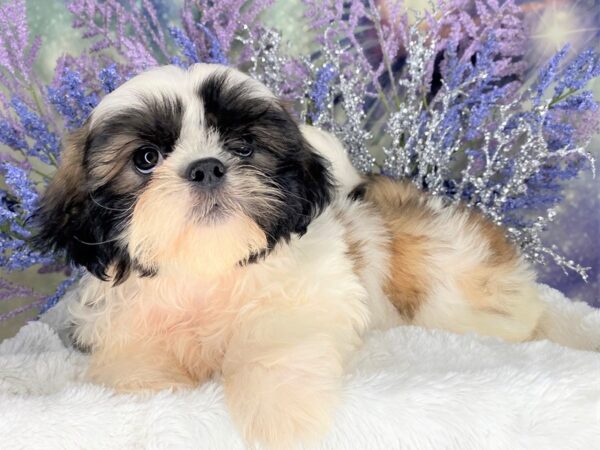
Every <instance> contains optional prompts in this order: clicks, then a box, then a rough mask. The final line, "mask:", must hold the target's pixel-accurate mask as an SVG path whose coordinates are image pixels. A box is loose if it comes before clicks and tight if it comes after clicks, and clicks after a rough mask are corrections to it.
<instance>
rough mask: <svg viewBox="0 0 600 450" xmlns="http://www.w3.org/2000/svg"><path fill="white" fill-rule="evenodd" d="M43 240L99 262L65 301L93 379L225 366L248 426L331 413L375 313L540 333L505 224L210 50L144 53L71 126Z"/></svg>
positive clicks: (271, 432) (463, 327)
mask: <svg viewBox="0 0 600 450" xmlns="http://www.w3.org/2000/svg"><path fill="white" fill-rule="evenodd" d="M37 220H38V223H39V227H40V232H39V236H38V237H37V241H38V243H41V245H44V246H45V247H46V248H47V249H55V250H63V251H65V252H66V254H67V256H68V258H69V259H70V260H72V261H73V262H75V263H77V264H79V265H82V266H84V267H85V268H87V271H88V274H87V275H85V276H84V277H83V279H82V280H81V282H80V284H79V287H78V288H77V291H76V293H77V297H78V300H77V302H73V304H71V305H70V306H69V308H70V314H71V320H72V322H73V324H74V338H75V340H76V341H77V343H78V344H79V345H81V346H85V347H87V348H89V349H90V351H91V364H90V367H89V371H88V377H89V379H90V380H92V381H94V382H98V383H103V384H106V385H109V386H112V387H114V388H116V389H117V390H121V391H136V390H145V389H163V388H169V387H186V386H196V385H198V384H199V383H202V382H203V381H204V380H206V379H207V378H209V377H211V376H218V377H222V380H223V383H224V390H225V397H226V401H227V404H228V406H229V408H230V410H231V414H232V417H233V419H234V422H235V423H236V424H237V425H238V427H239V430H240V432H241V434H242V435H243V436H244V438H245V439H246V441H247V442H260V443H263V444H265V445H267V446H269V447H276V448H280V447H284V446H288V445H293V444H294V443H296V442H304V441H307V440H310V439H311V438H314V437H318V436H320V435H321V434H322V433H323V432H325V431H326V430H327V428H328V426H329V424H330V419H331V418H332V411H333V410H334V408H335V406H336V403H337V402H338V400H339V394H340V381H341V378H342V375H343V372H344V366H345V363H346V362H347V361H348V360H349V358H350V356H351V355H352V354H353V352H354V351H355V350H356V349H357V347H359V346H360V345H361V341H362V339H363V337H364V336H365V333H366V332H367V331H369V330H372V329H386V328H389V327H393V326H396V325H399V324H407V323H410V324H417V325H423V326H427V327H434V328H444V329H447V330H451V331H455V332H467V331H475V332H478V333H481V334H484V335H494V336H499V337H502V338H504V339H507V340H509V341H522V340H527V339H529V338H531V337H532V334H533V333H534V330H535V328H536V324H537V322H538V318H539V316H540V314H541V309H542V308H541V302H540V301H539V300H538V296H537V292H536V285H535V277H534V274H533V272H532V270H531V268H530V267H529V265H528V264H527V263H526V262H525V261H524V260H523V258H522V257H521V255H520V254H519V253H518V251H517V250H516V249H515V248H514V247H513V246H512V245H511V244H509V243H508V241H507V240H506V238H505V237H504V233H503V231H502V230H501V229H500V228H498V227H496V226H495V225H493V224H492V223H490V222H488V221H487V220H486V219H484V218H483V217H482V216H481V215H479V214H478V213H476V212H474V211H473V210H471V209H468V208H465V207H461V206H451V205H447V204H445V203H444V201H443V200H441V199H439V198H433V197H430V196H428V195H426V194H425V193H422V192H420V191H419V190H417V189H416V188H415V187H413V185H412V184H410V183H402V182H394V181H391V180H389V179H386V178H383V177H370V178H365V179H363V178H361V177H360V176H359V175H358V174H357V173H356V172H355V170H354V169H353V168H352V166H351V165H350V163H349V161H348V159H347V158H346V156H345V151H344V149H343V148H342V147H341V145H340V143H339V142H338V141H337V140H336V139H335V138H334V137H332V136H331V135H329V134H327V133H325V132H322V131H319V130H317V129H314V128H311V127H302V126H299V125H298V123H297V122H296V121H295V120H294V119H293V118H292V116H290V114H289V113H288V112H287V111H286V108H285V106H284V105H283V104H282V103H281V102H280V101H279V100H278V99H277V98H276V97H275V96H274V95H273V94H272V93H271V92H270V91H269V90H268V89H267V88H266V87H264V86H263V85H262V84H260V83H259V82H257V81H255V80H252V79H250V78H248V77H247V76H245V75H243V74H242V73H240V72H238V71H236V70H233V69H228V68H225V67H222V66H217V65H204V64H202V65H195V66H193V67H191V68H190V69H188V70H183V69H180V68H178V67H174V66H167V67H161V68H158V69H154V70H151V71H149V72H146V73H143V74H141V75H139V76H137V77H135V78H133V79H131V80H130V81H128V82H126V83H125V84H123V85H122V86H121V87H119V88H118V89H117V90H116V91H114V92H112V93H111V94H109V95H107V96H106V97H105V98H104V99H103V100H102V101H101V103H100V104H99V105H98V106H97V107H96V109H95V110H94V111H93V113H92V114H91V116H90V118H89V119H88V121H87V122H86V123H85V125H84V126H83V127H82V128H81V129H80V130H78V131H77V132H75V133H74V134H73V135H72V136H71V137H70V140H69V141H68V142H67V145H66V146H65V149H64V152H63V156H62V162H61V166H60V168H59V170H58V173H57V174H56V176H55V177H54V179H53V181H52V182H51V184H50V186H49V187H48V190H47V192H46V193H45V195H44V196H43V199H42V201H41V204H40V208H39V211H38V212H37Z"/></svg>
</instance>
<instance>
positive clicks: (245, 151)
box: [231, 144, 254, 158]
mask: <svg viewBox="0 0 600 450" xmlns="http://www.w3.org/2000/svg"><path fill="white" fill-rule="evenodd" d="M231 151H233V153H235V154H236V155H237V156H241V157H242V158H247V157H248V156H251V155H252V153H254V147H252V146H251V145H249V144H243V145H240V146H237V147H234V148H232V149H231Z"/></svg>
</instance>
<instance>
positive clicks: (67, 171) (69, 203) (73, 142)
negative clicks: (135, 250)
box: [33, 124, 129, 281]
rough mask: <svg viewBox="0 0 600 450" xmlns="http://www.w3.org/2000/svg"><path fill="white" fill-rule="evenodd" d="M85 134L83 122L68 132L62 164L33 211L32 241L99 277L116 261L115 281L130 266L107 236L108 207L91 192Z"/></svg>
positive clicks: (105, 278) (103, 276) (103, 277)
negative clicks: (86, 163) (105, 208)
mask: <svg viewBox="0 0 600 450" xmlns="http://www.w3.org/2000/svg"><path fill="white" fill-rule="evenodd" d="M88 135H89V127H88V125H87V124H86V125H84V126H83V127H82V128H81V129H80V130H77V131H75V132H74V133H72V135H71V136H69V137H68V138H67V141H66V145H65V146H64V149H63V152H62V155H61V163H60V166H59V168H58V170H57V172H56V174H55V175H54V177H53V179H52V181H51V182H50V183H49V185H48V187H47V189H46V191H45V193H44V194H43V195H42V197H41V200H40V203H39V205H38V209H37V211H36V212H35V213H34V215H33V223H34V225H35V226H36V227H37V234H36V235H34V237H33V244H34V246H35V247H37V248H38V249H40V250H42V251H45V252H50V251H59V252H61V251H64V252H65V253H66V257H67V260H69V261H70V262H73V263H75V264H77V265H82V266H84V267H85V268H86V269H88V270H89V271H90V272H91V273H92V274H93V275H95V276H97V277H98V278H100V279H103V280H107V279H108V275H107V268H108V266H109V265H110V264H111V263H116V274H115V281H119V280H121V279H122V278H124V277H125V276H126V275H127V273H128V271H129V258H128V256H127V254H126V253H125V252H123V251H121V250H119V248H118V247H117V243H115V242H114V240H113V241H111V238H112V237H111V236H109V235H108V232H109V230H110V228H109V227H108V226H107V223H106V220H107V214H106V213H107V212H108V211H106V210H103V209H102V208H101V207H100V206H99V205H98V204H97V203H95V202H94V201H93V200H92V196H91V193H90V192H89V183H88V182H87V173H86V170H85V167H84V157H85V147H86V143H87V139H88ZM107 241H111V242H107Z"/></svg>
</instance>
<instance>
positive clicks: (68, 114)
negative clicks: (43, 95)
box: [48, 67, 98, 129]
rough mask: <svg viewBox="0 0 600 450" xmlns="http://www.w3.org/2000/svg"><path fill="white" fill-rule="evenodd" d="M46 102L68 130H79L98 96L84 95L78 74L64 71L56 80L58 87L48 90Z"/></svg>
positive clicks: (96, 102) (72, 71) (69, 70)
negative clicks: (53, 108) (56, 112)
mask: <svg viewBox="0 0 600 450" xmlns="http://www.w3.org/2000/svg"><path fill="white" fill-rule="evenodd" d="M48 101H49V102H50V104H51V105H53V106H54V107H55V108H56V110H57V111H58V112H59V113H60V114H61V116H62V117H63V119H64V121H65V125H66V127H67V128H68V129H73V128H79V127H81V126H82V125H83V122H85V120H86V119H87V118H88V116H89V115H90V114H91V112H92V110H93V109H94V107H95V106H96V105H97V104H98V96H97V95H96V94H95V93H94V92H92V93H89V94H86V93H85V88H84V86H83V83H82V81H81V76H80V74H79V73H78V72H76V71H74V70H71V69H69V68H66V67H65V69H64V71H63V73H62V74H61V75H60V77H59V80H58V87H57V88H55V87H49V88H48Z"/></svg>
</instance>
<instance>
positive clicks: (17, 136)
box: [0, 117, 29, 153]
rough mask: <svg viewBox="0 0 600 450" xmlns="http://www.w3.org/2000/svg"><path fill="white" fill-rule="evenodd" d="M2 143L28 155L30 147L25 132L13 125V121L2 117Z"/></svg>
mask: <svg viewBox="0 0 600 450" xmlns="http://www.w3.org/2000/svg"><path fill="white" fill-rule="evenodd" d="M0 142H1V143H2V144H4V145H8V146H9V147H11V148H14V149H16V150H22V151H23V152H25V153H27V152H28V151H29V145H27V141H26V140H25V137H24V136H23V132H22V131H21V130H19V129H17V127H16V126H15V125H14V124H13V123H12V121H10V120H8V119H5V118H2V117H0Z"/></svg>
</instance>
